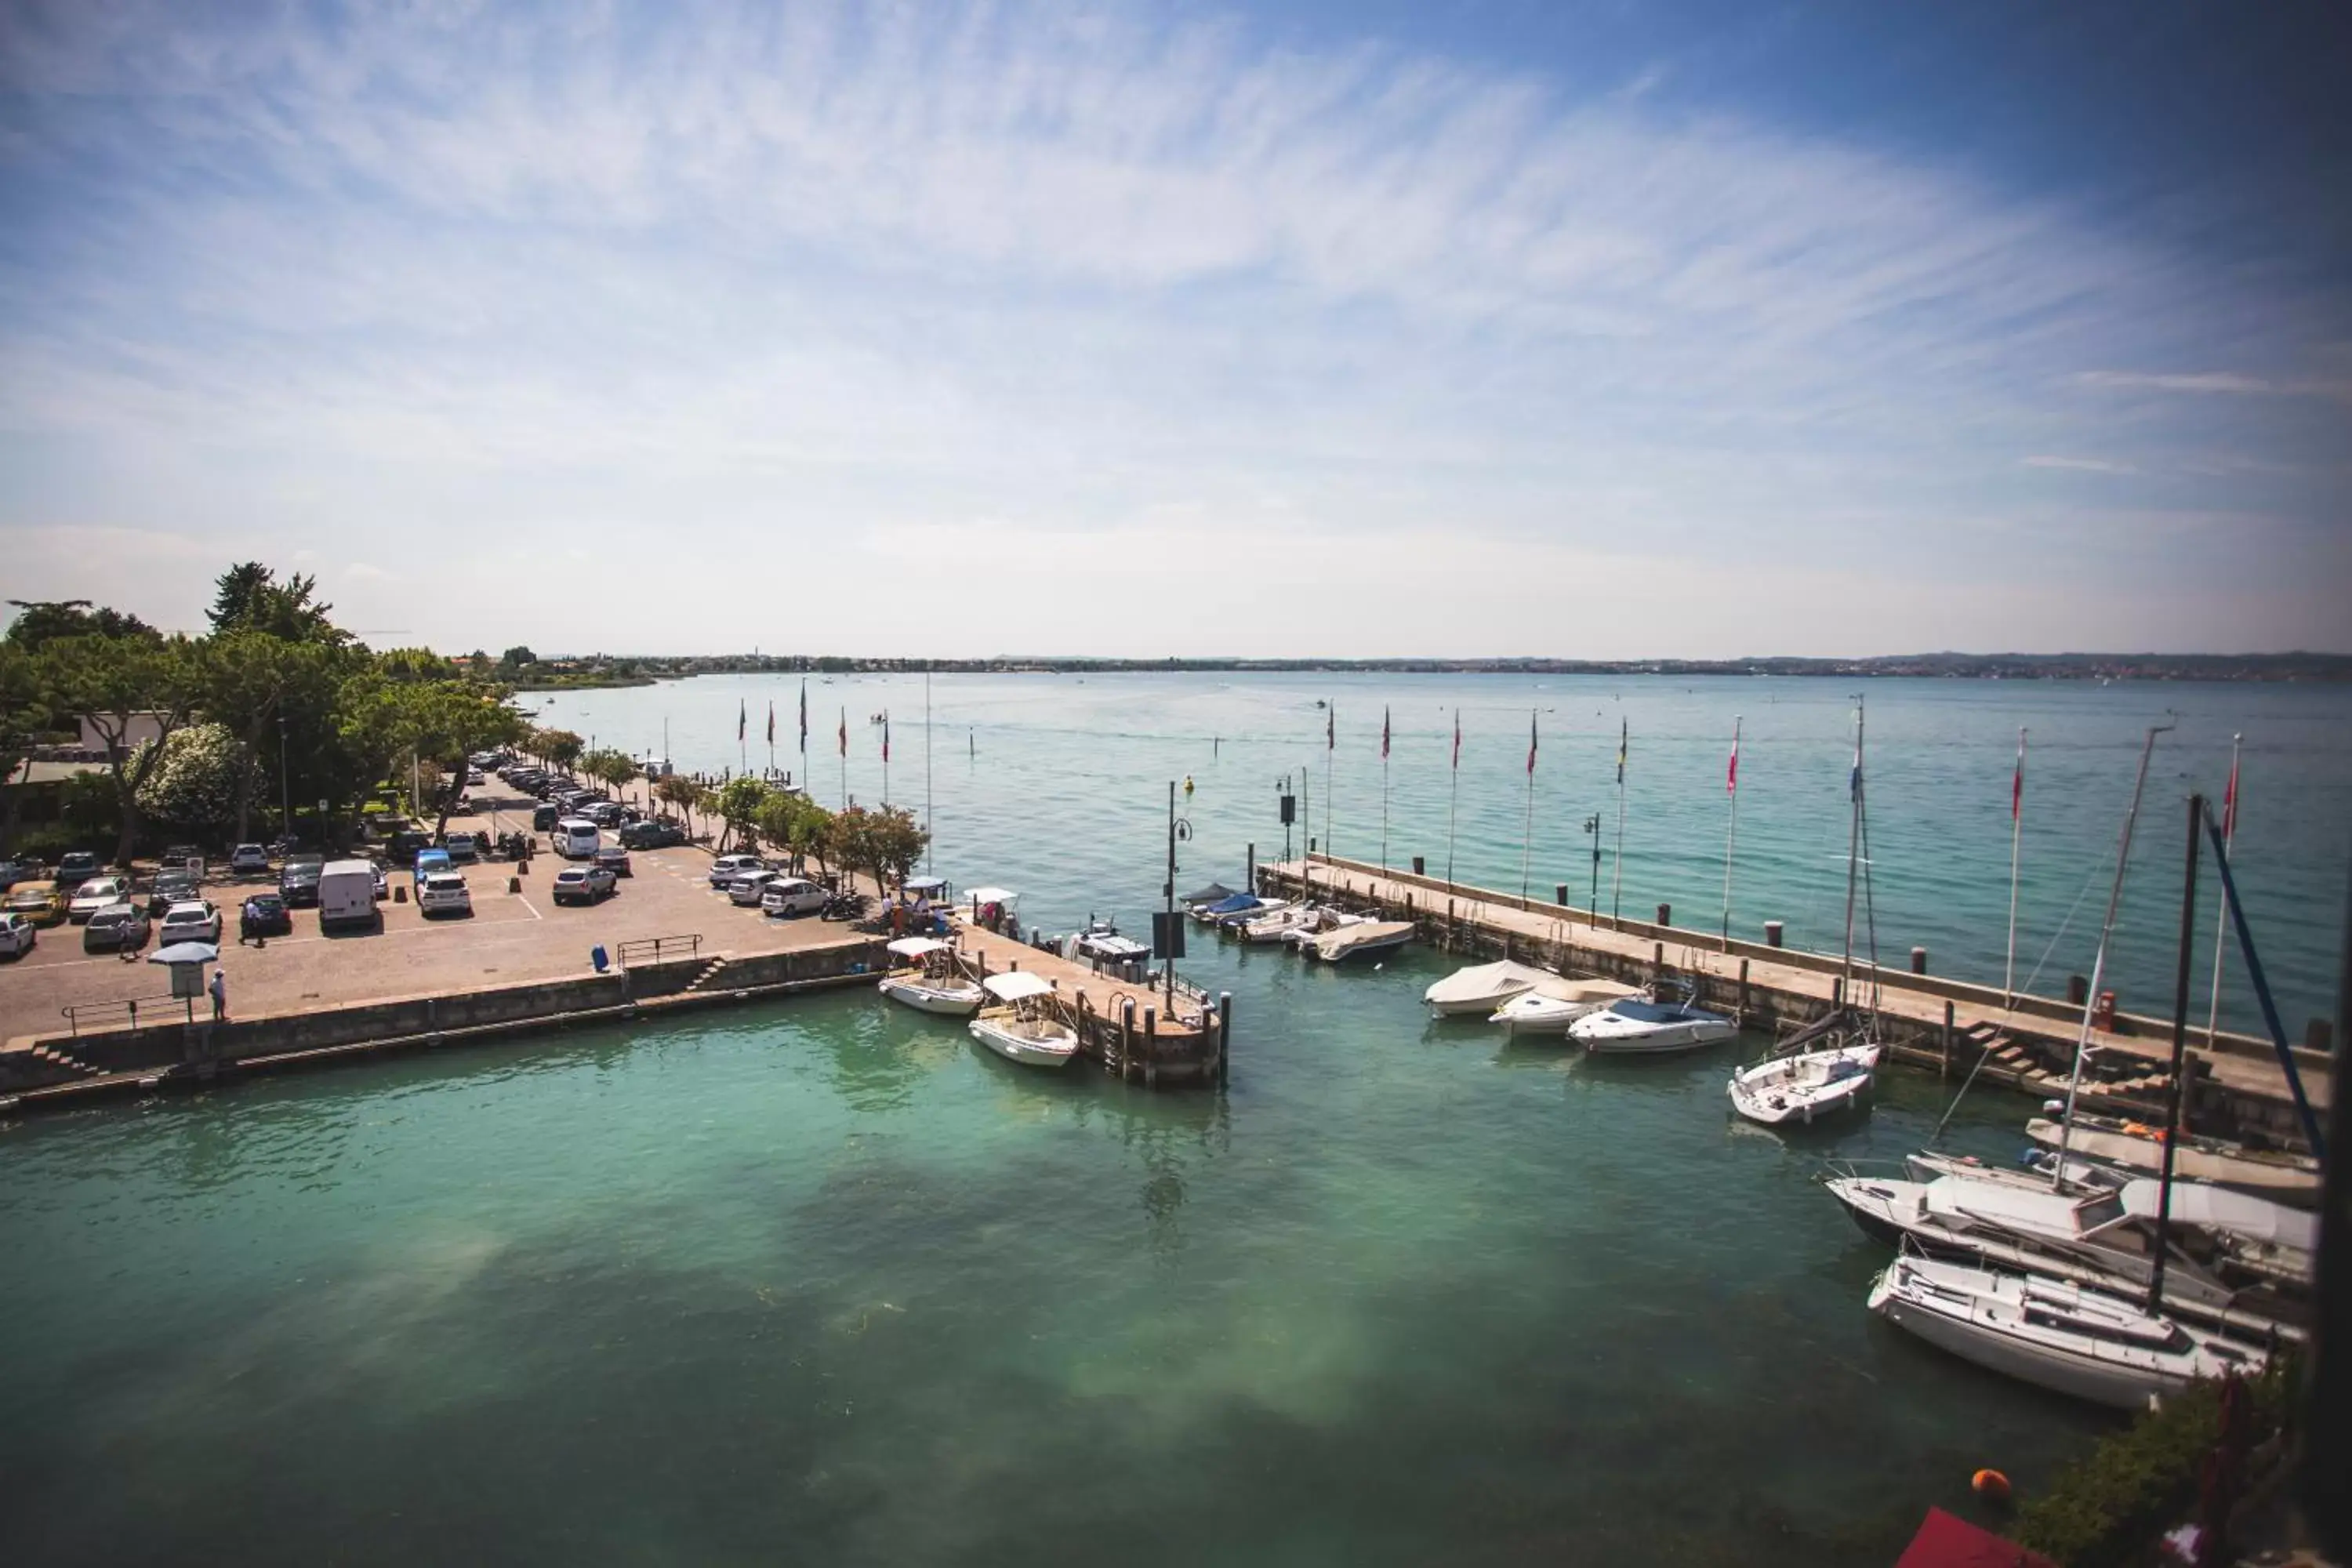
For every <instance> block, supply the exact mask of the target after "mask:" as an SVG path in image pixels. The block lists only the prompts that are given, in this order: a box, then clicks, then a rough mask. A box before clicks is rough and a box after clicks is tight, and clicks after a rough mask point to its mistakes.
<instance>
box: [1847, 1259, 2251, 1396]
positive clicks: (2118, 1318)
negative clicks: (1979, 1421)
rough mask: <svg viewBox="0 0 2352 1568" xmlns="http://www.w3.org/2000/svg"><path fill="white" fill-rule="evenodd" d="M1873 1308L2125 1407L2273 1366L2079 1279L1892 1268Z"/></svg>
mask: <svg viewBox="0 0 2352 1568" xmlns="http://www.w3.org/2000/svg"><path fill="white" fill-rule="evenodd" d="M1870 1310H1872V1311H1874V1312H1875V1313H1877V1314H1878V1315H1879V1316H1880V1317H1882V1318H1885V1320H1886V1321H1888V1322H1890V1323H1893V1324H1895V1326H1896V1327H1897V1328H1900V1329H1903V1330H1905V1331H1907V1332H1910V1333H1913V1334H1916V1335H1917V1336H1918V1337H1919V1338H1921V1339H1923V1340H1925V1341H1927V1342H1928V1343H1929V1344H1932V1345H1935V1346H1937V1347H1938V1348H1940V1349H1943V1350H1948V1351H1949V1352H1952V1353H1953V1354H1955V1355H1957V1356H1959V1357H1961V1358H1963V1359H1965V1360H1968V1361H1972V1362H1974V1363H1977V1364H1978V1365H1979V1366H1982V1367H1986V1368H1989V1369H1990V1370H1992V1371H1994V1372H1998V1373H2003V1374H2005V1375H2007V1376H2010V1377H2015V1378H2020V1379H2022V1380H2023V1381H2025V1382H2027V1383H2032V1384H2038V1385H2039V1386H2041V1387H2043V1388H2048V1389H2053V1390H2055V1391H2056V1392H2058V1393H2061V1394H2072V1395H2074V1397H2076V1398H2078V1399H2089V1400H2095V1401H2096V1402H2097V1403H2099V1404H2101V1405H2115V1406H2116V1407H2118V1408H2122V1409H2138V1408H2140V1407H2142V1406H2144V1405H2146V1404H2147V1400H2148V1396H2149V1395H2151V1394H2179V1392H2181V1391H2182V1390H2183V1389H2185V1388H2187V1387H2188V1386H2189V1384H2191V1383H2192V1382H2195V1381H2196V1380H2198V1379H2200V1378H2215V1377H2220V1376H2221V1375H2222V1374H2223V1373H2229V1372H2239V1373H2247V1374H2252V1373H2258V1372H2260V1371H2261V1370H2262V1368H2263V1363H2264V1362H2265V1360H2266V1358H2265V1356H2264V1355H2263V1352H2260V1351H2257V1350H2254V1349H2252V1348H2250V1347H2247V1346H2243V1345H2239V1344H2236V1343H2233V1342H2231V1341H2229V1340H2225V1339H2223V1338H2221V1336H2220V1335H2218V1334H2214V1333H2211V1332H2210V1331H2205V1330H2201V1329H2192V1328H2189V1326H2188V1325H2186V1324H2184V1323H2182V1322H2180V1321H2179V1320H2178V1319H2176V1318H2173V1317H2169V1316H2161V1315H2150V1314H2148V1313H2147V1312H2144V1311H2142V1310H2140V1309H2139V1308H2138V1307H2137V1306H2136V1305H2135V1304H2133V1303H2132V1302H2130V1301H2127V1300H2124V1299H2122V1298H2121V1297H2118V1296H2112V1295H2108V1294H2105V1293H2104V1292H2102V1291H2097V1290H2087V1289H2084V1288H2083V1287H2082V1286H2080V1285H2078V1284H2075V1283H2074V1282H2072V1281H2062V1280H2057V1279H2046V1278H2043V1277H2042V1276H2039V1275H2032V1274H2011V1273H2004V1272H1998V1271H1995V1270H1992V1269H1987V1268H1969V1267H1968V1266H1967V1265H1965V1264H1959V1263H1938V1262H1936V1261H1934V1260H1932V1259H1929V1258H1913V1257H1908V1256H1905V1257H1900V1258H1896V1259H1895V1261H1894V1262H1893V1263H1891V1264H1889V1265H1888V1266H1887V1268H1886V1271H1885V1273H1883V1274H1881V1275H1880V1276H1879V1277H1878V1279H1877V1280H1876V1282H1875V1283H1874V1284H1873V1285H1872V1286H1871V1289H1870Z"/></svg>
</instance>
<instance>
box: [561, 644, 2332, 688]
mask: <svg viewBox="0 0 2352 1568" xmlns="http://www.w3.org/2000/svg"><path fill="white" fill-rule="evenodd" d="M608 661H609V663H610V664H611V665H614V666H622V667H625V671H626V673H622V672H620V670H617V669H616V670H613V671H612V672H610V673H607V672H606V670H605V669H604V668H600V666H603V665H604V664H606V663H607V662H608ZM542 662H543V663H545V664H560V665H567V666H572V668H565V669H561V670H551V671H550V672H549V673H548V675H547V677H546V678H545V679H541V680H525V681H518V682H517V683H516V689H517V690H519V691H581V690H597V689H604V688H607V687H624V686H651V685H654V684H656V682H658V681H663V680H684V679H691V678H692V677H694V676H698V675H903V674H922V673H925V672H927V671H929V672H936V673H940V674H948V675H1097V674H1101V675H1112V674H1137V673H1152V672H1176V673H1197V674H1233V673H1236V672H1241V673H1254V674H1294V675H1295V674H1313V673H1326V674H1330V673H1336V674H1384V675H1609V676H1635V675H1663V676H1698V675H1705V676H1766V675H1773V676H1813V677H1837V678H1841V679H1948V680H2097V681H2113V680H2197V681H2259V682H2265V683H2273V682H2282V683H2293V682H2316V683H2326V684H2335V683H2340V682H2347V681H2352V654H2333V653H2275V654H2091V653H2080V654H2078V653H2062V654H2005V653H2004V654H1963V653H1932V654H1893V655H1886V656H1884V657H1880V658H1736V659H1678V658H1663V659H1570V658H1161V659H1150V658H1015V657H1009V656H1008V657H1000V658H929V659H926V658H843V657H840V656H836V655H804V654H742V655H731V656H730V655H711V656H698V657H686V658H680V657H662V656H648V655H629V656H625V657H624V656H617V655H615V656H601V655H600V656H593V657H589V658H578V659H561V660H557V659H550V660H545V661H542Z"/></svg>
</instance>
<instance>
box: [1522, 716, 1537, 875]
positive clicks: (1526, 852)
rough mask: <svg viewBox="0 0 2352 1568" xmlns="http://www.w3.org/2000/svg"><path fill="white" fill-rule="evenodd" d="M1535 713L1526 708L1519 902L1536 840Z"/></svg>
mask: <svg viewBox="0 0 2352 1568" xmlns="http://www.w3.org/2000/svg"><path fill="white" fill-rule="evenodd" d="M1535 836H1536V714H1535V710H1534V709H1532V708H1530V709H1528V820H1527V825H1526V826H1523V827H1522V828H1520V829H1519V902H1520V903H1522V904H1525V903H1526V902H1527V901H1528V859H1529V858H1530V856H1531V854H1532V852H1533V850H1534V848H1535V842H1536V837H1535Z"/></svg>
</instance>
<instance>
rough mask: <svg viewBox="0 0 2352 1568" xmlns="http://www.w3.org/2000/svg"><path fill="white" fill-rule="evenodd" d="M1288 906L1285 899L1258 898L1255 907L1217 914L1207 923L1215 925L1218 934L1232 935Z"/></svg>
mask: <svg viewBox="0 0 2352 1568" xmlns="http://www.w3.org/2000/svg"><path fill="white" fill-rule="evenodd" d="M1289 908H1290V904H1289V902H1288V900H1283V899H1260V900H1258V902H1257V907H1256V908H1255V909H1247V910H1237V911H1235V912H1234V913H1233V914H1228V915H1218V916H1216V917H1214V918H1213V920H1211V921H1210V922H1209V923H1210V924H1211V925H1213V926H1215V927H1216V928H1217V931H1218V932H1219V933H1220V934H1222V935H1226V936H1232V935H1236V934H1238V933H1239V932H1241V931H1243V930H1244V929H1246V928H1247V927H1248V926H1249V925H1250V924H1251V923H1252V922H1253V921H1260V920H1271V919H1273V918H1274V917H1275V916H1276V915H1279V914H1281V913H1283V912H1284V911H1285V910H1288V909H1289Z"/></svg>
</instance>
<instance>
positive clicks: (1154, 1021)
mask: <svg viewBox="0 0 2352 1568" xmlns="http://www.w3.org/2000/svg"><path fill="white" fill-rule="evenodd" d="M1143 1087H1144V1088H1146V1089H1158V1088H1159V1087H1160V1009H1159V1008H1157V1007H1146V1008H1145V1009H1144V1010H1143Z"/></svg>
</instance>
